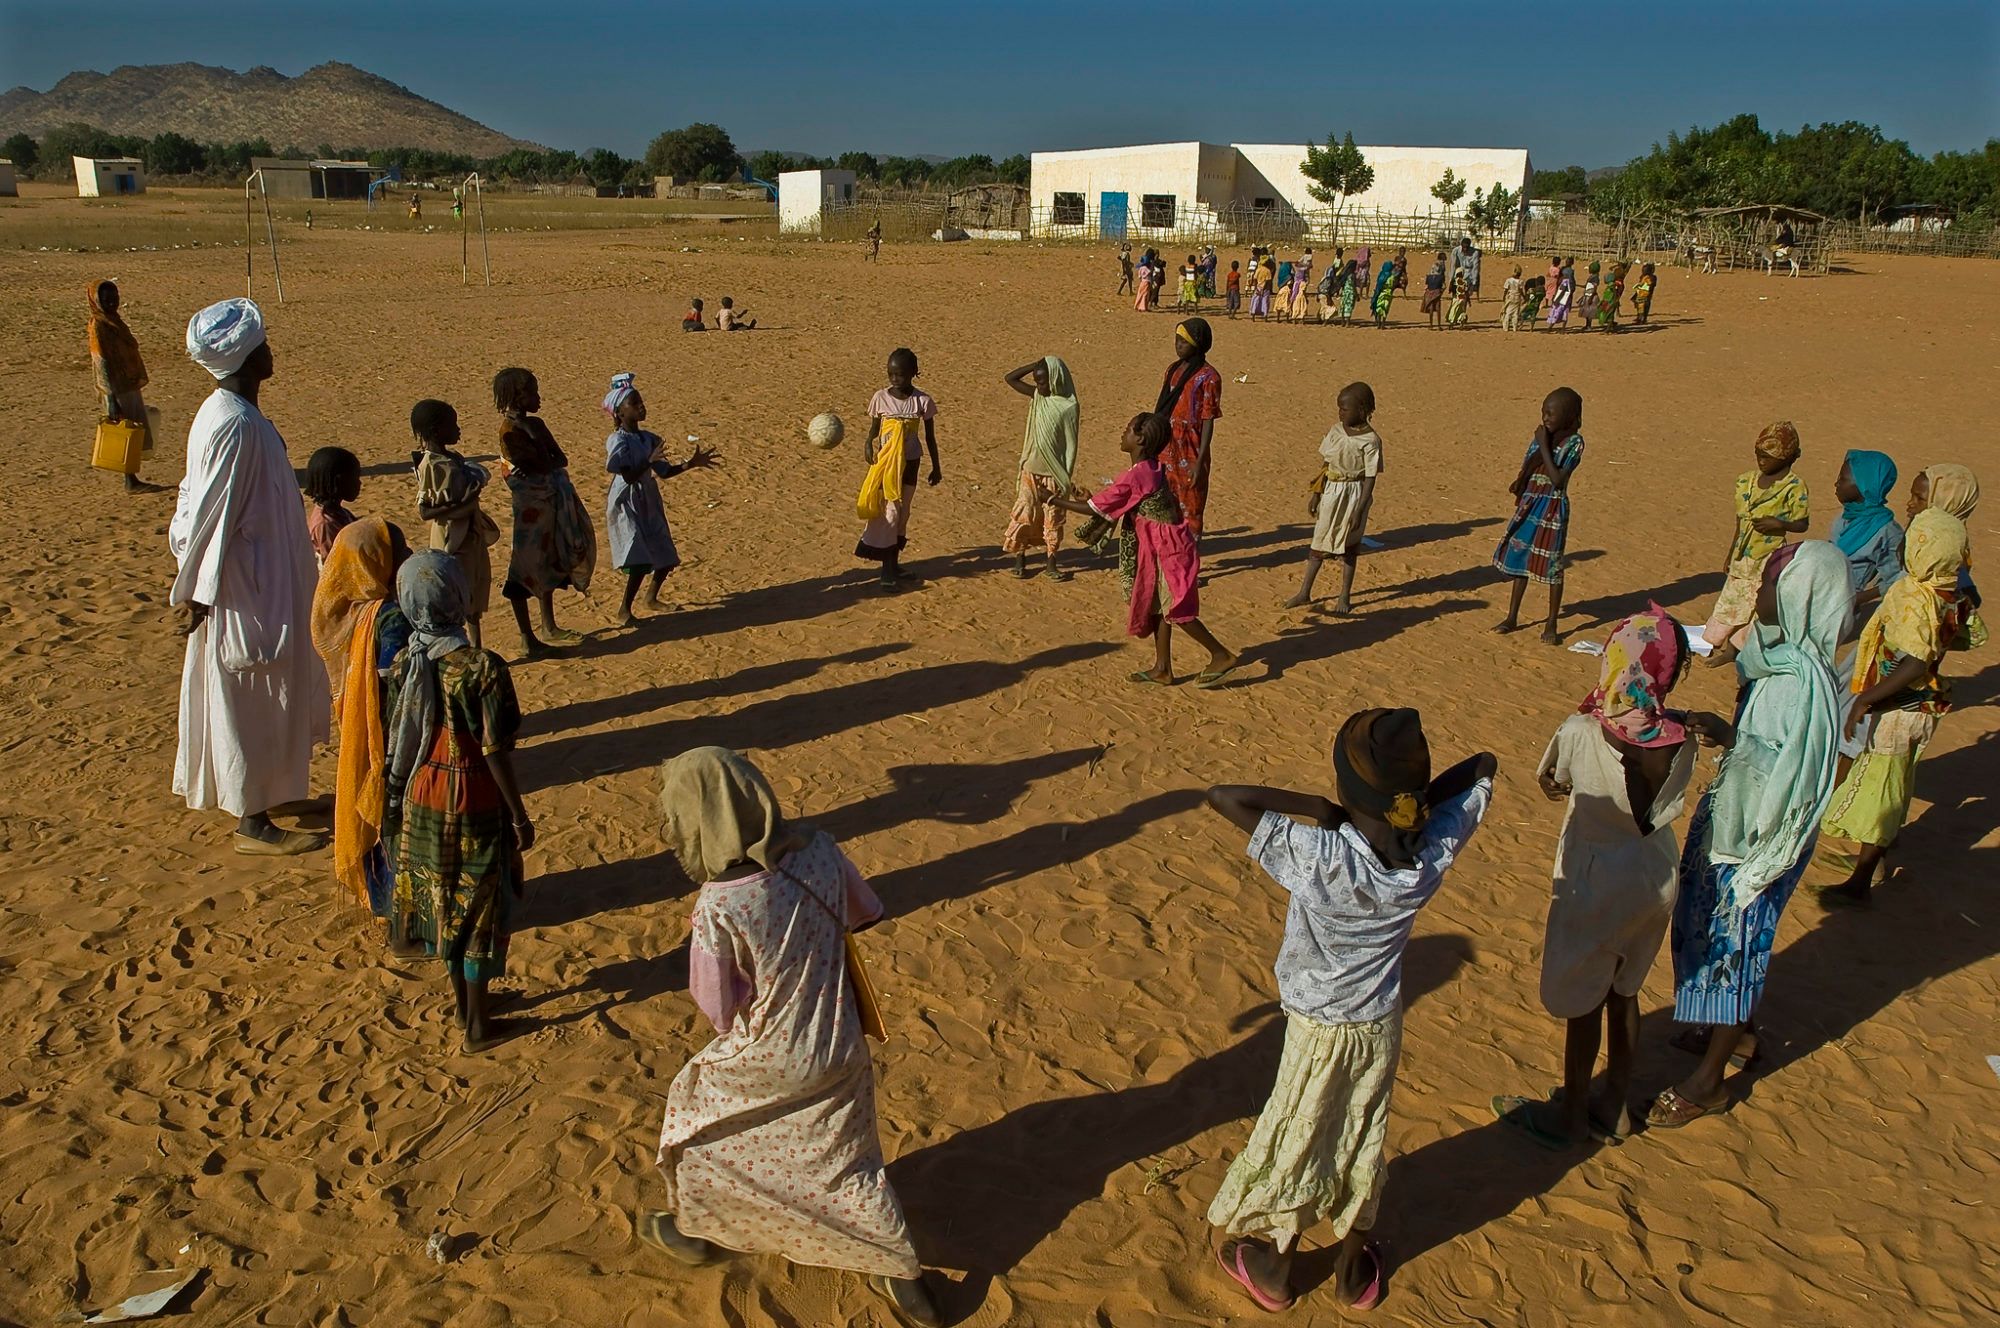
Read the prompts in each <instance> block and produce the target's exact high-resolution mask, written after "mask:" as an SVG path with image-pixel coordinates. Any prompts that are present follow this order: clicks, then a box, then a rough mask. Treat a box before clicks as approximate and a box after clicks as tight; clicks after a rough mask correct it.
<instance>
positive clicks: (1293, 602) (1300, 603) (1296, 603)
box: [1278, 590, 1313, 609]
mask: <svg viewBox="0 0 2000 1328" xmlns="http://www.w3.org/2000/svg"><path fill="white" fill-rule="evenodd" d="M1312 602H1313V601H1312V596H1311V595H1308V594H1307V593H1306V592H1305V591H1303V590H1301V591H1300V592H1299V593H1298V594H1296V595H1294V596H1292V597H1291V598H1290V599H1288V600H1286V601H1285V602H1284V603H1283V604H1280V605H1279V606H1278V607H1279V608H1281V609H1303V608H1305V607H1306V606H1307V605H1308V604H1311V603H1312Z"/></svg>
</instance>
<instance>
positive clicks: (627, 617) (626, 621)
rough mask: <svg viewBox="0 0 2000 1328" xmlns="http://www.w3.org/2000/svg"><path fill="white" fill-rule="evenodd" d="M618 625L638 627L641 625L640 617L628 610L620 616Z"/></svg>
mask: <svg viewBox="0 0 2000 1328" xmlns="http://www.w3.org/2000/svg"><path fill="white" fill-rule="evenodd" d="M618 625H619V626H620V627H637V626H638V625H639V615H638V614H636V613H634V612H632V610H630V609H627V610H625V611H624V612H623V613H621V614H619V615H618Z"/></svg>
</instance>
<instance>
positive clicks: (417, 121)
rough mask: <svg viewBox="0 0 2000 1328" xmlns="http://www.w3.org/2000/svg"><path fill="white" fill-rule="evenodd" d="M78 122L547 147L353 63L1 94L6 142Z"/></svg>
mask: <svg viewBox="0 0 2000 1328" xmlns="http://www.w3.org/2000/svg"><path fill="white" fill-rule="evenodd" d="M76 122H81V123H83V124H89V125H95V126H97V127H98V128H99V129H105V130H109V131H110V132H112V133H114V134H143V135H146V136H147V137H149V138H150V137H151V136H153V135H154V134H160V133H165V132H167V131H169V130H171V131H173V132H174V133H178V134H185V135H186V136H187V137H189V138H192V139H195V140H197V141H198V142H203V143H212V142H220V143H234V142H240V141H243V140H247V139H257V138H261V139H265V140H267V141H268V142H269V143H270V144H271V145H272V146H273V147H274V148H280V149H283V148H286V147H300V148H305V149H306V150H308V151H310V150H311V149H312V148H314V147H315V146H317V145H318V144H321V143H329V144H332V145H334V146H335V147H339V148H427V149H429V150H431V151H433V152H462V153H466V154H468V155H470V156H475V157H491V156H497V155H499V154H500V153H503V152H507V151H510V150H512V149H514V148H533V149H536V150H539V149H540V147H541V145H540V144H537V143H529V142H527V141H525V140H523V139H518V138H510V137H508V136H507V135H506V134H503V133H500V132H499V131H498V130H495V129H488V128H487V127H486V126H485V125H483V124H480V123H479V122H478V121H477V120H473V119H470V118H468V117H466V116H463V115H460V114H459V113H458V112H457V111H454V110H451V109H449V108H447V107H444V106H440V105H438V104H437V103H436V102H434V101H427V100H425V99H424V98H422V97H419V96H418V95H417V94H416V93H414V92H411V91H410V90H409V89H408V88H405V87H399V86H398V85H396V84H394V83H391V82H390V81H389V80H388V79H386V78H380V77H377V76H376V75H374V74H371V73H369V72H368V71H367V70H365V69H356V68H355V67H354V66H353V65H347V64H339V63H328V64H323V65H316V66H314V67H313V68H311V69H308V70H307V71H306V72H305V73H303V74H300V75H299V76H298V77H297V78H287V77H285V76H284V75H283V74H280V73H279V72H278V71H277V70H275V69H271V68H268V67H266V66H262V65H260V66H258V67H257V68H255V69H252V70H249V71H248V72H246V73H241V74H239V73H237V72H235V71H234V70H231V69H218V68H215V67H213V66H209V65H196V64H178V65H123V66H121V67H119V68H117V69H114V70H112V71H111V72H110V73H108V74H100V73H97V72H96V71H94V70H82V71H79V72H77V73H74V74H70V75H69V76H67V77H66V78H64V79H63V80H62V81H61V82H59V83H57V84H56V85H55V86H54V87H52V88H50V89H49V90H48V91H47V92H37V91H35V90H34V89H33V88H25V87H23V88H14V89H12V90H11V91H8V92H5V93H0V137H4V136H6V135H8V134H13V133H27V134H32V135H34V136H36V137H40V136H41V135H42V134H44V133H46V132H47V131H49V130H50V129H53V128H55V127H56V126H57V125H61V124H71V123H76Z"/></svg>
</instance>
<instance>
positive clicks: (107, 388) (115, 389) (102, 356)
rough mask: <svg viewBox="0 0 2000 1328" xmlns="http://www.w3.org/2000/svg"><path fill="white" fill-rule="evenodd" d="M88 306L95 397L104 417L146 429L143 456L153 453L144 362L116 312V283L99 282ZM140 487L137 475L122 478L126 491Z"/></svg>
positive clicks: (136, 342) (121, 318) (92, 290)
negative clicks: (144, 389) (147, 410)
mask: <svg viewBox="0 0 2000 1328" xmlns="http://www.w3.org/2000/svg"><path fill="white" fill-rule="evenodd" d="M84 298H85V299H86V300H87V301H88V303H89V305H90V333H89V340H90V367H91V370H92V372H93V373H95V374H96V375H97V394H98V395H99V396H101V397H103V398H104V418H105V419H107V420H127V421H129V422H131V423H133V424H136V425H138V426H139V427H140V428H141V429H143V430H145V439H146V441H145V444H144V446H143V449H142V455H143V456H151V455H152V453H153V430H152V426H151V424H150V423H149V422H148V420H147V418H146V398H145V396H144V395H143V392H142V389H143V388H144V387H145V386H146V383H147V381H148V380H147V378H146V361H145V360H144V359H142V358H141V357H140V355H139V341H138V338H136V337H134V336H133V335H132V329H131V328H129V327H127V326H125V318H124V315H122V314H120V313H119V312H118V283H117V282H115V281H100V282H98V283H97V285H96V286H94V287H92V288H91V289H90V291H89V292H88V293H87V294H86V295H85V297H84ZM138 487H139V477H138V476H137V475H127V476H126V477H125V488H126V489H127V490H128V491H130V490H136V489H137V488H138Z"/></svg>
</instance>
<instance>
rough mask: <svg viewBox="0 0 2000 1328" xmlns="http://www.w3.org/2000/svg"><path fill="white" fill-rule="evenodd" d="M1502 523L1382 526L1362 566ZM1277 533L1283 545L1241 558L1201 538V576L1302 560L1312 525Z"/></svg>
mask: <svg viewBox="0 0 2000 1328" xmlns="http://www.w3.org/2000/svg"><path fill="white" fill-rule="evenodd" d="M1501 524H1502V519H1501V518H1500V517H1497V516H1489V517H1477V518H1474V519H1471V520H1467V521H1427V522H1424V523H1422V524H1420V525H1415V526H1399V527H1397V528H1396V529H1394V530H1385V531H1382V532H1380V533H1379V534H1375V535H1371V536H1369V538H1370V539H1374V540H1377V541H1379V542H1380V543H1381V544H1382V546H1383V547H1382V548H1380V549H1368V550H1364V551H1363V553H1362V555H1361V566H1363V567H1366V566H1367V565H1368V559H1369V558H1370V557H1373V556H1374V555H1376V554H1380V553H1386V552H1387V551H1388V550H1390V549H1413V548H1415V547H1417V546H1418V545H1420V544H1430V543H1433V542H1435V541H1438V540H1452V539H1457V538H1459V537H1460V536H1461V535H1469V534H1471V533H1472V532H1473V531H1475V530H1478V529H1480V528H1481V527H1484V526H1497V525H1501ZM1278 534H1279V536H1280V537H1281V538H1282V539H1283V541H1284V543H1283V545H1282V547H1279V548H1274V549H1267V550H1265V551H1264V552H1262V553H1256V554H1250V555H1248V556H1245V557H1241V558H1215V557H1213V555H1214V553H1215V552H1216V546H1212V545H1211V544H1210V543H1209V541H1207V540H1206V539H1204V540H1203V541H1202V550H1201V552H1202V577H1203V579H1204V580H1215V581H1219V580H1221V579H1222V578H1224V577H1228V576H1234V575H1235V574H1236V573H1238V572H1249V571H1254V570H1256V569H1257V568H1261V567H1284V566H1287V565H1292V564H1303V563H1304V561H1305V556H1306V551H1305V543H1306V541H1307V540H1309V539H1311V537H1312V526H1311V525H1309V524H1308V525H1286V526H1280V527H1279V528H1278ZM1269 542H1275V541H1269ZM1238 547H1244V546H1238ZM1211 569H1213V570H1211ZM1330 570H1332V572H1333V574H1334V575H1336V576H1337V575H1339V569H1338V568H1334V569H1330Z"/></svg>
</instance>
